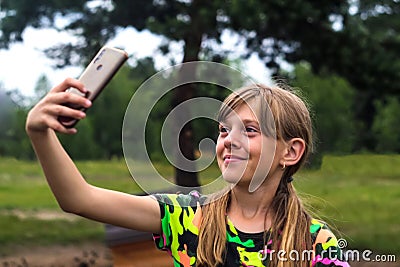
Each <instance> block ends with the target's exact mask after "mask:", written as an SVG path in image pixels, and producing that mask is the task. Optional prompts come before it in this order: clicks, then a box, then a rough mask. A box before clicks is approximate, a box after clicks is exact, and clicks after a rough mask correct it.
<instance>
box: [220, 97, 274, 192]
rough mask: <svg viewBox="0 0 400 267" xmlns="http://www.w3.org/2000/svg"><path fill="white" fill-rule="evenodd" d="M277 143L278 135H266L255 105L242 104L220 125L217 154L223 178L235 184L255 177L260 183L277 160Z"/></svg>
mask: <svg viewBox="0 0 400 267" xmlns="http://www.w3.org/2000/svg"><path fill="white" fill-rule="evenodd" d="M275 146H276V141H275V139H274V138H270V137H267V136H265V135H263V134H262V132H261V128H260V125H259V122H258V119H257V117H256V115H255V114H254V111H253V110H252V109H251V107H249V106H248V105H247V104H241V105H240V106H239V107H237V108H236V109H235V110H234V111H232V112H230V114H229V115H228V116H227V117H226V118H225V120H224V121H223V122H221V123H220V125H219V136H218V140H217V146H216V154H217V161H218V166H219V168H220V169H221V172H222V176H223V178H224V179H225V180H226V181H227V182H229V183H232V184H236V183H238V182H239V183H241V184H242V183H245V184H248V183H250V182H251V181H252V179H255V181H256V182H255V183H256V184H258V185H260V184H261V183H262V182H263V181H264V180H265V179H266V178H267V176H268V173H269V170H270V167H271V164H272V163H273V161H274V154H275ZM253 183H254V181H253Z"/></svg>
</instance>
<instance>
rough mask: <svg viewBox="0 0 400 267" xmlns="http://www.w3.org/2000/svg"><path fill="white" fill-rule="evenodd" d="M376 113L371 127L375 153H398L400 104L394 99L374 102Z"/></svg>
mask: <svg viewBox="0 0 400 267" xmlns="http://www.w3.org/2000/svg"><path fill="white" fill-rule="evenodd" d="M375 106H376V110H377V113H376V115H375V118H374V123H373V125H372V131H373V133H374V137H375V144H376V147H375V149H376V151H377V152H380V153H399V152H400V117H399V114H400V102H399V100H398V99H397V98H396V97H393V96H392V97H387V98H386V99H385V100H384V101H383V100H379V101H376V102H375Z"/></svg>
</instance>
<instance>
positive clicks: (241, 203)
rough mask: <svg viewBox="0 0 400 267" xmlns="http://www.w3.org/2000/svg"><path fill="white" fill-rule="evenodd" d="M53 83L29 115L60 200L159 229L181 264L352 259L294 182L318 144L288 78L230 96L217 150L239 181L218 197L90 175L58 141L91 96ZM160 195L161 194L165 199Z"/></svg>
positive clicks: (230, 178)
mask: <svg viewBox="0 0 400 267" xmlns="http://www.w3.org/2000/svg"><path fill="white" fill-rule="evenodd" d="M70 87H74V88H76V89H78V90H80V91H81V92H82V93H85V91H86V90H85V88H84V87H83V85H82V84H81V83H80V82H79V81H77V80H75V79H66V80H65V81H64V82H62V83H61V84H59V85H58V86H56V87H54V88H53V89H52V90H51V91H50V92H49V93H48V94H47V95H46V96H45V97H44V98H43V99H42V100H41V101H40V102H39V103H38V104H37V105H36V106H35V107H34V108H33V109H32V110H31V111H30V112H29V114H28V117H27V122H26V130H27V133H28V135H29V137H30V139H31V142H32V144H33V147H34V149H35V152H36V154H37V157H38V159H39V161H40V163H41V165H42V168H43V170H44V173H45V176H46V179H47V181H48V183H49V186H50V187H51V190H52V192H53V193H54V195H55V197H56V199H57V201H58V203H59V205H60V207H61V208H62V209H63V210H64V211H66V212H71V213H75V214H78V215H81V216H84V217H86V218H90V219H93V220H96V221H100V222H104V223H109V224H113V225H118V226H122V227H126V228H132V229H136V230H140V231H148V232H152V233H155V234H154V238H155V243H156V246H157V247H158V248H160V249H164V250H169V251H170V253H171V255H172V257H173V260H174V266H310V265H311V266H349V265H348V264H347V263H346V262H344V261H342V260H341V259H340V255H341V252H340V249H339V248H338V245H337V240H336V238H335V236H334V235H333V234H332V232H331V231H330V230H329V229H328V228H327V226H326V225H325V224H324V223H322V222H320V221H317V220H315V219H313V218H312V217H310V215H309V214H308V213H307V211H306V210H305V209H304V207H303V205H302V203H301V201H300V200H299V198H298V197H297V195H296V191H295V190H294V187H293V185H292V183H291V181H292V175H294V174H295V173H296V172H297V171H298V169H299V168H300V167H301V165H302V164H303V163H304V162H305V160H306V157H307V155H308V154H309V152H310V150H311V149H312V125H311V119H310V115H309V112H308V110H307V107H306V106H305V104H304V103H303V101H302V100H301V99H300V98H299V97H297V96H296V95H295V94H294V93H292V92H290V91H288V90H285V89H282V88H280V87H279V86H274V87H266V86H263V85H258V86H252V87H246V88H243V89H241V90H238V91H236V92H234V93H232V94H231V95H230V96H228V97H227V99H226V100H225V101H224V103H223V105H222V107H221V110H220V113H219V116H218V121H219V122H220V125H219V137H218V140H217V145H216V156H217V161H218V165H219V168H220V169H221V172H222V175H223V178H224V179H225V180H226V181H227V182H228V183H229V184H230V186H229V187H228V188H227V189H226V190H224V191H223V192H219V193H216V194H213V195H211V196H201V195H200V194H199V193H198V192H196V191H193V192H191V193H190V194H187V195H183V194H176V195H175V194H156V195H154V196H145V197H143V196H133V195H129V194H125V193H121V192H115V191H111V190H107V189H102V188H98V187H94V186H92V185H90V184H88V183H86V181H85V180H84V178H83V177H82V175H81V174H80V172H79V171H78V169H77V168H76V166H75V165H74V163H73V161H72V160H71V159H70V157H69V156H68V154H67V153H66V152H65V150H64V149H63V148H62V146H61V144H60V143H59V141H58V139H57V136H56V134H55V131H58V132H61V133H67V134H74V133H76V129H66V128H64V127H63V126H62V125H61V124H60V123H59V121H58V120H57V117H58V116H67V117H72V118H76V119H82V118H84V117H85V113H83V112H81V111H79V110H74V109H71V108H68V107H66V106H64V105H62V104H63V103H71V104H76V105H80V106H83V107H85V108H88V107H90V106H91V103H90V101H88V100H87V99H85V98H84V97H81V96H78V95H75V94H70V93H67V92H65V91H66V89H68V88H70ZM156 200H157V201H156Z"/></svg>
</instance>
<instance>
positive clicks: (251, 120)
mask: <svg viewBox="0 0 400 267" xmlns="http://www.w3.org/2000/svg"><path fill="white" fill-rule="evenodd" d="M228 121H229V120H226V119H225V120H223V121H220V122H219V124H221V123H228ZM242 123H243V124H249V123H255V124H257V125H260V124H259V123H258V121H257V120H253V119H244V120H243V121H242Z"/></svg>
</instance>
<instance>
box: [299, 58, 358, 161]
mask: <svg viewBox="0 0 400 267" xmlns="http://www.w3.org/2000/svg"><path fill="white" fill-rule="evenodd" d="M291 75H293V77H292V79H293V82H292V83H293V85H295V86H296V87H298V88H299V90H301V94H302V95H304V98H305V100H306V102H308V103H309V105H310V109H311V111H312V112H311V113H312V114H313V115H312V117H313V120H314V121H313V124H314V128H315V133H316V134H315V135H316V136H315V138H314V139H315V141H316V142H315V143H316V149H315V152H314V153H315V155H314V157H313V159H312V160H314V161H315V162H311V164H312V165H313V166H318V164H319V163H321V162H320V161H321V160H322V156H323V154H327V153H340V154H342V153H349V152H352V151H353V149H354V146H355V140H356V138H355V133H356V127H357V123H356V120H355V116H354V112H353V105H354V93H355V90H354V88H352V87H351V86H350V85H349V83H348V82H347V81H346V80H345V79H343V78H341V77H338V76H335V75H324V74H320V75H315V74H313V73H312V72H311V68H310V65H309V64H305V63H303V64H298V65H296V67H295V70H294V71H293V73H292V74H291Z"/></svg>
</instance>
